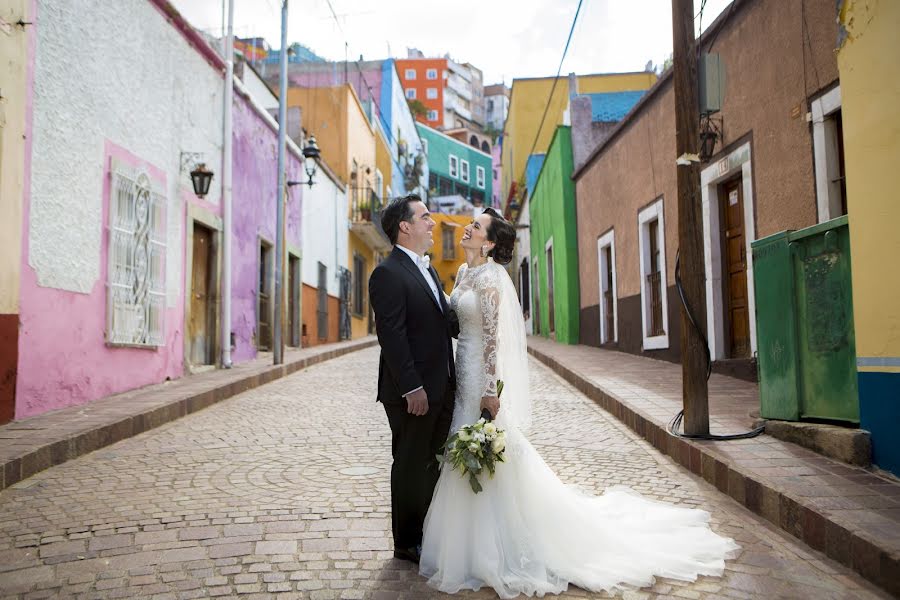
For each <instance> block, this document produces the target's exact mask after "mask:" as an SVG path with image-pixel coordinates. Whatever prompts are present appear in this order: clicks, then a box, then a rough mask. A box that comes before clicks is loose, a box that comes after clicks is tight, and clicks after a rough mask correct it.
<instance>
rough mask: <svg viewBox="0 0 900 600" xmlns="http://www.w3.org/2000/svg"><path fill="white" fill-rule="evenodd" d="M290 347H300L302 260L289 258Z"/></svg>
mask: <svg viewBox="0 0 900 600" xmlns="http://www.w3.org/2000/svg"><path fill="white" fill-rule="evenodd" d="M287 289H288V318H287V325H288V331H287V340H288V344H287V345H288V346H292V347H294V348H297V347H298V346H300V325H299V322H300V307H299V305H298V304H299V301H300V259H299V258H297V257H296V256H292V255H289V256H288V288H287Z"/></svg>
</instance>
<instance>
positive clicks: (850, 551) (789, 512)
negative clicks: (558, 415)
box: [528, 345, 900, 597]
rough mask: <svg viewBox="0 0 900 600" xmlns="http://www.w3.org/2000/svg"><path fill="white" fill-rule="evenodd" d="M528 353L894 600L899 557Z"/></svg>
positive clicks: (899, 590)
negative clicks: (891, 595)
mask: <svg viewBox="0 0 900 600" xmlns="http://www.w3.org/2000/svg"><path fill="white" fill-rule="evenodd" d="M528 352H529V354H531V355H532V356H534V357H535V358H537V359H538V360H540V361H541V362H542V363H544V364H545V365H547V366H548V367H550V369H551V370H553V371H554V372H555V373H556V374H557V375H559V376H560V377H562V378H563V379H565V380H566V381H567V382H569V383H570V384H572V385H573V386H574V387H576V388H577V389H578V391H580V392H581V393H582V394H584V395H585V396H587V397H588V398H590V399H591V400H593V401H594V402H596V403H597V404H598V405H599V406H600V407H602V408H603V409H604V410H606V411H607V412H609V413H610V414H612V415H613V416H615V417H616V418H617V419H618V420H619V421H621V422H622V423H624V424H625V425H627V426H628V427H629V428H631V429H632V430H633V431H634V432H635V433H637V434H638V435H640V436H641V437H643V438H644V439H645V440H647V441H648V442H650V443H651V444H653V446H654V447H655V448H656V449H658V450H659V451H660V452H662V453H664V454H667V455H669V456H670V457H672V459H674V460H675V461H676V462H677V463H678V464H680V465H681V466H683V467H684V468H686V469H688V470H689V471H691V472H692V473H694V474H695V475H698V476H700V477H702V478H703V479H705V480H706V481H707V482H709V483H710V484H712V485H714V486H715V487H716V488H717V489H718V490H719V491H720V492H722V493H723V494H727V495H728V496H730V497H731V498H733V499H734V500H736V501H737V502H739V503H740V504H742V505H744V506H745V507H747V508H748V509H750V510H751V511H753V512H754V513H756V514H758V515H759V516H761V517H763V518H765V519H767V520H768V521H770V522H771V523H772V524H773V525H775V526H776V527H779V528H781V529H783V530H784V531H786V532H788V533H790V534H791V535H793V536H794V537H797V538H798V539H800V540H802V541H803V542H804V543H805V544H806V545H808V546H809V547H811V548H813V549H815V550H818V551H820V552H822V553H824V554H826V555H827V556H828V557H829V558H831V559H833V560H836V561H837V562H839V563H841V564H843V565H845V566H847V567H849V568H851V569H853V570H854V571H856V572H857V573H859V574H860V575H862V576H863V577H864V578H866V579H867V580H869V581H871V582H872V583H874V584H876V585H878V586H880V587H882V588H883V589H885V590H887V591H888V592H890V593H891V594H893V595H895V596H898V597H900V555H898V554H896V553H892V552H891V550H890V549H887V548H883V547H881V546H880V545H879V543H878V542H877V541H875V540H873V539H872V538H870V537H869V536H867V535H865V534H862V533H859V532H854V531H850V530H848V529H847V528H846V527H844V526H843V525H840V524H838V523H836V522H835V521H833V520H831V519H830V518H829V516H828V515H827V514H823V513H822V511H821V510H819V509H818V508H816V507H814V506H811V505H809V504H807V503H806V502H805V501H804V498H802V497H800V496H794V495H792V494H788V493H785V492H783V491H781V490H779V489H777V488H776V487H775V486H774V485H771V484H770V483H769V482H767V481H766V480H765V479H764V478H761V477H759V476H758V475H751V474H748V473H747V472H746V471H744V470H743V469H741V468H740V467H738V466H736V465H735V464H732V463H731V462H730V461H729V460H728V459H727V458H724V457H722V456H719V455H716V454H714V453H713V452H712V451H711V450H712V449H711V446H710V443H703V442H696V441H693V440H686V439H682V438H678V437H675V436H672V435H670V434H669V433H668V431H666V424H665V423H664V424H659V423H656V422H654V421H653V420H652V419H651V418H650V417H648V416H646V415H644V414H642V413H640V412H639V411H636V410H634V409H633V408H631V407H630V406H628V405H627V404H626V403H625V402H624V401H622V400H621V399H619V398H617V397H616V396H615V395H613V394H611V393H610V392H608V391H606V390H604V389H603V388H602V387H600V386H598V385H596V384H594V383H592V382H590V381H589V380H587V379H586V378H584V377H582V376H580V375H579V374H578V373H576V372H575V371H573V370H572V369H570V368H569V367H567V366H565V365H563V364H561V363H560V362H559V361H557V360H556V359H555V358H553V357H552V356H550V355H548V354H546V353H544V352H541V351H540V350H536V349H535V348H533V347H532V346H530V345H529V346H528Z"/></svg>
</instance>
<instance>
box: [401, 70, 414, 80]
mask: <svg viewBox="0 0 900 600" xmlns="http://www.w3.org/2000/svg"><path fill="white" fill-rule="evenodd" d="M403 72H404V73H403V78H404V79H406V80H407V81H415V80H416V70H415V69H410V68H406V69H403ZM410 73H411V75H410Z"/></svg>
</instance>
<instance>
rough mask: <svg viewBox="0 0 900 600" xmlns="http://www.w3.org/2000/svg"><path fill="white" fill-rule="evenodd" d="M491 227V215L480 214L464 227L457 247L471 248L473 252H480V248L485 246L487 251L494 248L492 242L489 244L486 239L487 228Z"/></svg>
mask: <svg viewBox="0 0 900 600" xmlns="http://www.w3.org/2000/svg"><path fill="white" fill-rule="evenodd" d="M490 226H491V215H487V214H484V213H482V214H480V215H478V216H477V217H475V219H474V220H473V221H472V222H471V223H469V224H468V225H466V227H465V229H463V236H462V241H460V243H459V245H460V246H462V247H463V248H471V249H473V250H479V251H480V250H481V247H482V246H485V245H487V246H488V250H490V249H491V248H493V247H494V242H489V241H488V238H487V232H488V227H490Z"/></svg>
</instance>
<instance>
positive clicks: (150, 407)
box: [0, 336, 377, 490]
mask: <svg viewBox="0 0 900 600" xmlns="http://www.w3.org/2000/svg"><path fill="white" fill-rule="evenodd" d="M376 343H377V339H376V338H375V337H374V336H369V337H366V338H362V339H359V340H352V341H347V342H338V343H336V344H324V345H321V346H312V347H310V348H302V349H299V350H290V349H288V350H286V351H285V353H284V363H283V364H281V365H278V366H275V365H273V364H272V355H271V354H269V353H267V354H265V355H263V356H261V357H259V358H257V359H255V360H252V361H249V362H245V363H241V364H239V365H235V366H234V367H233V368H231V369H227V370H224V369H217V370H213V371H209V372H206V373H201V374H197V375H185V376H184V377H182V378H180V379H176V380H174V381H167V382H165V383H160V384H156V385H150V386H146V387H142V388H138V389H135V390H130V391H128V392H124V393H121V394H115V395H113V396H108V397H106V398H101V399H99V400H95V401H94V402H90V403H88V404H83V405H80V406H72V407H69V408H64V409H61V410H56V411H53V412H50V413H46V414H42V415H38V416H36V417H30V418H27V419H23V420H21V421H13V422H12V423H8V424H6V425H3V426H0V490H3V489H6V488H8V487H9V486H11V485H14V484H16V483H18V482H19V481H21V480H23V479H26V478H28V477H31V476H32V475H34V474H35V473H38V472H39V471H43V470H44V469H47V468H49V467H52V466H54V465H58V464H60V463H63V462H66V461H67V460H71V459H73V458H76V457H78V456H82V455H84V454H87V453H89V452H93V451H94V450H97V449H98V448H102V447H104V446H108V445H110V444H114V443H116V442H118V441H120V440H123V439H125V438H129V437H132V436H135V435H137V434H139V433H143V432H144V431H148V430H150V429H153V428H155V427H159V426H160V425H162V424H164V423H168V422H169V421H174V420H175V419H178V418H180V417H183V416H185V415H188V414H190V413H193V412H196V411H198V410H201V409H203V408H206V407H207V406H210V405H212V404H215V403H216V402H220V401H222V400H225V399H227V398H231V397H232V396H235V395H237V394H240V393H241V392H245V391H247V390H250V389H253V388H255V387H259V386H261V385H264V384H266V383H269V382H270V381H274V380H276V379H280V378H281V377H284V376H286V375H290V374H291V373H294V372H295V371H298V370H300V369H304V368H306V367H308V366H310V365H314V364H316V363H319V362H322V361H324V360H328V359H331V358H335V357H338V356H342V355H344V354H347V353H349V352H353V351H355V350H361V349H363V348H368V347H370V346H373V345H375V344H376Z"/></svg>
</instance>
